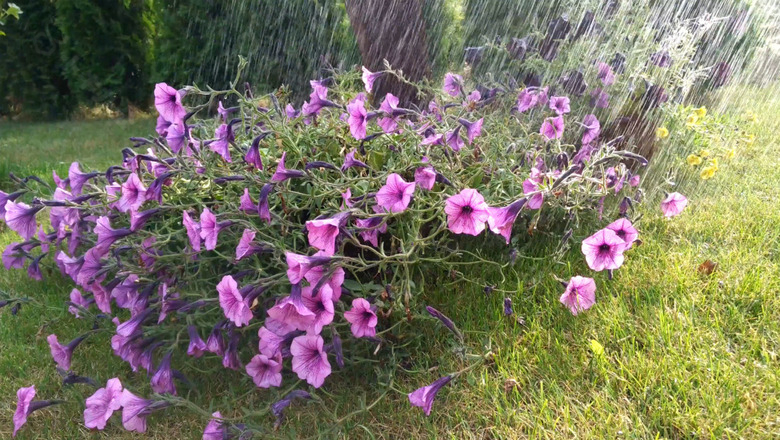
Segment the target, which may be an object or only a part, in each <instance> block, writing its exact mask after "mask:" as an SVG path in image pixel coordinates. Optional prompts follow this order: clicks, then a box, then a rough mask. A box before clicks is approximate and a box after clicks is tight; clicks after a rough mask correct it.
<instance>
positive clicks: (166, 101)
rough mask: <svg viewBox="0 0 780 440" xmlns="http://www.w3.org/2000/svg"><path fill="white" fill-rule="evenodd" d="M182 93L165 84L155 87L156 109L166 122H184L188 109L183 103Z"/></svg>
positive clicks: (158, 84)
mask: <svg viewBox="0 0 780 440" xmlns="http://www.w3.org/2000/svg"><path fill="white" fill-rule="evenodd" d="M181 98H182V93H180V92H179V91H177V90H176V89H174V88H173V87H171V86H169V85H168V84H165V83H157V84H155V86H154V107H155V108H156V109H157V112H158V113H160V116H162V117H163V118H164V119H165V120H166V121H168V122H170V123H172V124H173V123H176V122H180V121H182V120H184V117H185V116H186V115H187V109H185V108H184V105H182V102H181Z"/></svg>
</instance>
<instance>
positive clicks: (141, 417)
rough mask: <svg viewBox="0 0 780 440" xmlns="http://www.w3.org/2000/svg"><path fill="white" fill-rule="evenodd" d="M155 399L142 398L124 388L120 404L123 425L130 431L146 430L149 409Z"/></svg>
mask: <svg viewBox="0 0 780 440" xmlns="http://www.w3.org/2000/svg"><path fill="white" fill-rule="evenodd" d="M153 403H154V400H148V399H142V398H140V397H138V396H136V395H135V394H133V393H131V392H130V390H122V395H121V396H120V398H119V404H120V406H121V407H122V426H123V427H124V428H125V429H126V430H128V431H135V432H146V417H147V416H148V415H149V413H148V409H149V406H151V405H152V404H153Z"/></svg>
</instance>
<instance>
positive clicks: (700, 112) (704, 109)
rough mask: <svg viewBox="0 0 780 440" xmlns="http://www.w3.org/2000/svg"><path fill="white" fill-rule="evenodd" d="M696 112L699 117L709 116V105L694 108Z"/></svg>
mask: <svg viewBox="0 0 780 440" xmlns="http://www.w3.org/2000/svg"><path fill="white" fill-rule="evenodd" d="M694 112H695V113H696V116H698V117H699V118H703V117H705V116H707V107H704V106H701V107H699V108H697V109H696V110H694Z"/></svg>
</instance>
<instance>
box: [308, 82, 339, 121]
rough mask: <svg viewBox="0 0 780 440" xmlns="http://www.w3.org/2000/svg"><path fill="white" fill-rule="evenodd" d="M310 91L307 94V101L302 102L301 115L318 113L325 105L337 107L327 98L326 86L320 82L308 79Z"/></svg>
mask: <svg viewBox="0 0 780 440" xmlns="http://www.w3.org/2000/svg"><path fill="white" fill-rule="evenodd" d="M310 84H311V87H312V92H311V94H310V95H309V101H308V102H304V103H303V107H301V113H302V114H303V116H311V115H317V114H319V112H320V110H322V109H323V108H325V107H337V105H336V104H334V103H333V102H331V101H329V100H328V88H327V87H325V86H323V85H322V84H320V82H319V81H310Z"/></svg>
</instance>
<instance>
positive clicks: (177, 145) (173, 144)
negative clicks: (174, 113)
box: [165, 122, 187, 153]
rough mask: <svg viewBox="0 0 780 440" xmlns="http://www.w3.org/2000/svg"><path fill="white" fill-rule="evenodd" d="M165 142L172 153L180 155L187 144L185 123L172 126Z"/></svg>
mask: <svg viewBox="0 0 780 440" xmlns="http://www.w3.org/2000/svg"><path fill="white" fill-rule="evenodd" d="M165 142H167V143H168V146H169V147H170V148H171V151H173V152H174V153H178V152H179V151H181V149H182V148H183V147H184V145H185V144H186V143H187V128H186V127H185V125H184V123H183V122H177V123H175V124H171V125H170V126H169V127H168V129H167V131H166V134H165Z"/></svg>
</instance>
